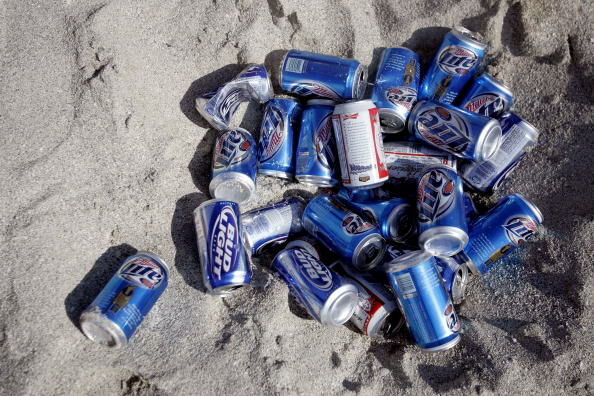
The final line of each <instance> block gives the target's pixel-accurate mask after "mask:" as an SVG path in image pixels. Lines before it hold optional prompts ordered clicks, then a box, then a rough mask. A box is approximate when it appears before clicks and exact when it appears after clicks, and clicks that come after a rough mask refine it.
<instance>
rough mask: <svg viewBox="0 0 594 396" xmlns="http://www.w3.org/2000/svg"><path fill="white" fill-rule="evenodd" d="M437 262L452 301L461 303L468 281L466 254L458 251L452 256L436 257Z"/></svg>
mask: <svg viewBox="0 0 594 396" xmlns="http://www.w3.org/2000/svg"><path fill="white" fill-rule="evenodd" d="M435 263H436V264H437V269H438V271H439V274H440V276H441V279H442V280H443V284H444V286H445V288H446V290H447V292H448V293H449V295H450V297H451V298H452V302H453V303H454V304H456V305H458V304H461V303H462V300H464V293H465V291H466V283H467V281H468V267H467V266H466V262H465V260H464V256H463V255H462V254H460V253H458V254H456V255H454V256H452V257H448V256H442V257H436V258H435Z"/></svg>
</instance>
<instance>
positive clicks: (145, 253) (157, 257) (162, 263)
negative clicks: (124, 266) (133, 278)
mask: <svg viewBox="0 0 594 396" xmlns="http://www.w3.org/2000/svg"><path fill="white" fill-rule="evenodd" d="M134 256H146V257H149V258H150V259H152V260H155V261H156V262H157V263H159V264H161V266H162V267H163V268H165V271H166V272H167V277H169V267H168V266H167V263H166V262H165V260H163V259H162V258H161V257H159V256H157V255H156V254H155V253H152V252H149V251H140V252H136V254H134V255H132V256H130V257H134ZM130 257H128V259H129V258H130Z"/></svg>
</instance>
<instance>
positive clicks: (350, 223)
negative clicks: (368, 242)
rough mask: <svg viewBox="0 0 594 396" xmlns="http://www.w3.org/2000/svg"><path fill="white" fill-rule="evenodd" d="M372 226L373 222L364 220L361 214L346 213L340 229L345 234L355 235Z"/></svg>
mask: <svg viewBox="0 0 594 396" xmlns="http://www.w3.org/2000/svg"><path fill="white" fill-rule="evenodd" d="M372 228H373V224H371V223H370V222H368V221H365V220H364V219H363V218H362V217H361V216H359V215H356V214H354V213H347V214H346V216H344V219H343V220H342V229H343V231H344V232H346V233H347V235H357V234H361V233H363V232H365V231H369V230H371V229H372Z"/></svg>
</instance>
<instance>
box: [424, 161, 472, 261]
mask: <svg viewBox="0 0 594 396" xmlns="http://www.w3.org/2000/svg"><path fill="white" fill-rule="evenodd" d="M417 212H418V220H419V246H420V247H421V248H422V249H424V250H426V251H428V252H430V253H431V254H433V255H434V256H452V255H454V254H456V253H458V252H459V251H460V250H462V249H463V248H464V246H466V244H467V243H468V234H467V231H468V225H467V221H466V216H465V212H464V192H463V190H462V179H461V178H460V176H458V174H457V173H456V172H455V171H454V170H452V169H450V168H445V167H441V166H431V167H429V168H427V169H426V170H425V173H424V174H423V176H422V177H421V178H420V179H419V183H418V189H417Z"/></svg>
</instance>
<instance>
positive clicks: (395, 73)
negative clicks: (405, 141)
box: [371, 47, 420, 133]
mask: <svg viewBox="0 0 594 396" xmlns="http://www.w3.org/2000/svg"><path fill="white" fill-rule="evenodd" d="M419 66H420V62H419V56H418V55H417V54H416V53H415V52H414V51H411V50H409V49H407V48H402V47H397V48H386V49H385V50H384V51H383V53H382V59H381V61H380V64H379V67H378V71H377V76H376V78H375V84H374V86H373V90H372V94H371V100H372V101H373V103H375V105H376V106H377V108H378V112H379V117H380V122H381V125H382V129H383V132H384V133H397V132H400V131H402V130H403V129H404V126H405V125H406V119H407V118H408V115H409V113H410V111H411V109H412V107H413V106H414V105H415V102H416V101H417V90H418V89H419V74H420V67H419Z"/></svg>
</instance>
